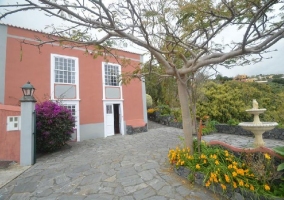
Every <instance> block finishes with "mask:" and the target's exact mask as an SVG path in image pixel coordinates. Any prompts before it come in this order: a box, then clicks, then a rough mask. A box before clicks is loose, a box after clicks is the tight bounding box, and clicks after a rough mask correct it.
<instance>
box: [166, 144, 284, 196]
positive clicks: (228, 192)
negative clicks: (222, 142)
mask: <svg viewBox="0 0 284 200" xmlns="http://www.w3.org/2000/svg"><path fill="white" fill-rule="evenodd" d="M195 149H196V142H195ZM201 152H202V153H200V154H199V153H197V150H196V153H194V154H193V155H190V154H189V153H190V152H189V149H185V148H179V147H177V148H176V149H171V150H170V151H169V155H168V156H169V161H170V163H171V164H172V165H174V167H175V171H176V173H177V174H179V175H181V176H183V177H185V178H188V179H189V180H190V181H194V182H196V183H197V184H200V185H203V186H205V187H207V188H209V189H211V190H213V191H214V192H217V193H220V194H222V195H224V196H225V197H227V198H229V199H239V198H240V199H242V198H245V199H247V198H248V199H259V198H261V199H277V198H279V199H283V197H284V182H283V180H281V173H280V172H277V171H276V167H277V166H276V165H275V163H274V158H273V157H271V156H270V155H269V154H266V153H265V154H263V153H241V154H240V153H234V152H230V151H228V150H226V149H224V148H221V147H219V146H209V145H207V144H205V143H204V142H203V143H202V144H201ZM282 178H283V173H282ZM241 196H242V198H241ZM237 197H239V198H237Z"/></svg>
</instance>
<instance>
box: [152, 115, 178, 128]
mask: <svg viewBox="0 0 284 200" xmlns="http://www.w3.org/2000/svg"><path fill="white" fill-rule="evenodd" d="M148 118H149V120H151V121H153V122H157V123H159V124H163V125H166V126H170V127H175V128H180V129H182V123H181V122H175V121H174V117H173V116H171V115H161V114H160V113H159V112H154V113H152V114H148Z"/></svg>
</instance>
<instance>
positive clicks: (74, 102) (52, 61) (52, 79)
mask: <svg viewBox="0 0 284 200" xmlns="http://www.w3.org/2000/svg"><path fill="white" fill-rule="evenodd" d="M55 57H59V58H60V57H62V58H65V59H74V60H75V83H74V84H73V83H56V82H55ZM50 66H51V67H50V100H52V101H56V100H58V99H55V98H54V86H55V85H56V84H57V85H74V86H75V87H76V99H72V100H70V99H64V98H63V99H60V101H61V103H62V104H63V105H75V106H76V109H75V110H76V111H75V112H76V116H75V118H76V122H75V127H74V128H75V129H77V141H78V142H79V141H80V113H79V110H80V107H79V106H80V104H79V102H80V97H79V94H80V93H79V59H78V58H77V57H72V56H65V55H59V54H51V56H50Z"/></svg>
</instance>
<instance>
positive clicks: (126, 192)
mask: <svg viewBox="0 0 284 200" xmlns="http://www.w3.org/2000/svg"><path fill="white" fill-rule="evenodd" d="M152 128H154V129H151V130H149V132H147V133H140V134H135V135H126V136H121V135H118V136H113V137H108V138H105V139H96V140H89V141H84V142H78V143H73V144H72V148H68V149H65V150H63V151H60V152H56V153H53V154H51V155H47V156H42V157H41V158H39V159H38V160H37V163H36V164H35V165H34V166H32V167H31V168H30V169H29V170H27V171H26V172H24V173H23V174H22V175H20V176H19V177H18V178H16V179H15V180H13V181H11V182H10V183H9V184H7V185H6V186H5V187H3V188H1V189H0V200H2V199H17V200H18V199H20V200H25V199H34V200H35V199H37V200H39V199H52V200H54V199H66V200H67V199H68V200H73V199H74V200H75V199H76V200H81V199H84V200H103V199H107V200H110V199H118V200H131V199H136V200H139V199H150V200H166V199H176V200H178V199H207V200H211V199H221V198H220V197H218V196H216V195H215V194H212V193H211V192H209V191H207V190H206V189H204V188H203V187H200V186H195V185H191V184H189V183H188V182H187V181H185V180H184V179H181V178H180V177H178V176H177V175H175V174H174V173H173V172H172V170H171V168H170V166H169V165H168V164H167V160H166V157H167V153H168V149H169V148H173V147H175V146H176V145H177V144H178V143H179V142H180V141H179V139H178V136H179V135H180V134H181V130H179V129H175V128H169V127H162V128H161V127H152Z"/></svg>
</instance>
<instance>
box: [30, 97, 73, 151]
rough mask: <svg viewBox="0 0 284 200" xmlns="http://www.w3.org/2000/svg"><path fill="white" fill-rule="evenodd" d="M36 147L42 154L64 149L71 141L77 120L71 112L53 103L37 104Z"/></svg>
mask: <svg viewBox="0 0 284 200" xmlns="http://www.w3.org/2000/svg"><path fill="white" fill-rule="evenodd" d="M35 110H36V120H37V123H36V147H37V151H40V152H52V151H56V150H58V149H60V148H62V147H63V146H64V145H65V144H66V142H67V141H69V140H70V139H71V134H72V133H73V127H74V126H75V119H74V117H73V116H72V114H71V111H70V110H69V109H67V108H66V107H64V106H61V105H59V104H58V103H55V102H52V101H45V102H43V103H39V104H36V109H35Z"/></svg>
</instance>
